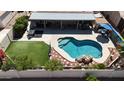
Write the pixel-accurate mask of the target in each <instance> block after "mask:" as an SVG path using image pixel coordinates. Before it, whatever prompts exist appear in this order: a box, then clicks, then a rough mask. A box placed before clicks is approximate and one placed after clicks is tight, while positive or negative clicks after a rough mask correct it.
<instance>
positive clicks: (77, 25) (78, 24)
mask: <svg viewBox="0 0 124 93" xmlns="http://www.w3.org/2000/svg"><path fill="white" fill-rule="evenodd" d="M78 26H79V21H77V30H78Z"/></svg>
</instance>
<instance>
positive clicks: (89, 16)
mask: <svg viewBox="0 0 124 93" xmlns="http://www.w3.org/2000/svg"><path fill="white" fill-rule="evenodd" d="M29 20H78V21H80V20H87V21H90V20H95V16H94V14H93V13H83V12H80V13H76V12H74V13H69V12H66V13H65V12H33V13H32V14H31V16H30V18H29Z"/></svg>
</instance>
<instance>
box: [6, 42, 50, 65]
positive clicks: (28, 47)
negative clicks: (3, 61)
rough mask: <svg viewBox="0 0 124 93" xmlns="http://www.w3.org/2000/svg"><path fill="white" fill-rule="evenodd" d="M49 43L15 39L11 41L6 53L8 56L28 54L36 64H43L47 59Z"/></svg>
mask: <svg viewBox="0 0 124 93" xmlns="http://www.w3.org/2000/svg"><path fill="white" fill-rule="evenodd" d="M48 52H49V45H47V44H46V43H44V42H36V41H30V42H28V41H17V42H12V43H11V44H10V46H9V47H8V49H7V50H6V53H7V54H8V55H9V56H10V57H13V56H17V55H28V57H29V59H32V61H33V63H34V64H35V65H37V66H41V65H44V63H45V62H47V61H48V60H49V57H48Z"/></svg>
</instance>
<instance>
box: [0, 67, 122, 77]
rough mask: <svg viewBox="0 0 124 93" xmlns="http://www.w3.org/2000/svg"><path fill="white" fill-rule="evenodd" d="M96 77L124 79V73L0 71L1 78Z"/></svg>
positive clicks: (96, 71) (95, 71)
mask: <svg viewBox="0 0 124 93" xmlns="http://www.w3.org/2000/svg"><path fill="white" fill-rule="evenodd" d="M87 73H89V74H90V75H94V76H96V77H107V78H118V77H120V78H122V77H124V71H123V70H121V71H114V70H76V69H75V70H64V71H53V72H51V71H45V70H40V69H37V70H27V71H16V70H10V71H7V72H4V71H0V78H38V77H40V78H44V77H47V78H62V77H68V78H72V77H73V78H82V77H85V76H86V74H87Z"/></svg>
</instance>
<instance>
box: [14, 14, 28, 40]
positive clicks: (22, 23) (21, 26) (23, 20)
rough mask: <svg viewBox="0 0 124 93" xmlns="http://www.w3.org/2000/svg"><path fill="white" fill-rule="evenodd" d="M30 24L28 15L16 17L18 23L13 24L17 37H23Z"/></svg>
mask: <svg viewBox="0 0 124 93" xmlns="http://www.w3.org/2000/svg"><path fill="white" fill-rule="evenodd" d="M27 25H28V17H27V16H22V17H19V18H18V19H16V23H15V24H14V26H13V33H14V37H15V38H20V37H22V35H23V33H24V32H25V30H26V28H27Z"/></svg>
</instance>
